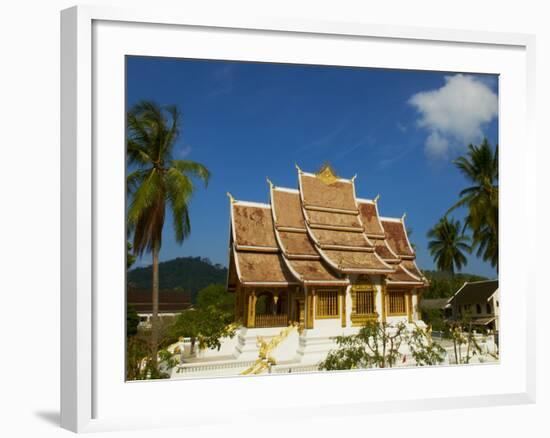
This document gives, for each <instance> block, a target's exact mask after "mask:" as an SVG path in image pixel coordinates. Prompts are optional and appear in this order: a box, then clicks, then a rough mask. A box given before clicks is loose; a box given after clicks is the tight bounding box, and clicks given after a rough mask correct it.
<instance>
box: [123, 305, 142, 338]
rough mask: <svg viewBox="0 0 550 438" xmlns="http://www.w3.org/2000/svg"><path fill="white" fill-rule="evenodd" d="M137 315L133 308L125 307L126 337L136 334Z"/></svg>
mask: <svg viewBox="0 0 550 438" xmlns="http://www.w3.org/2000/svg"><path fill="white" fill-rule="evenodd" d="M138 325H139V315H138V313H137V312H136V309H134V307H133V306H131V305H129V304H128V306H127V307H126V336H128V337H129V336H134V335H135V334H136V333H137V332H138Z"/></svg>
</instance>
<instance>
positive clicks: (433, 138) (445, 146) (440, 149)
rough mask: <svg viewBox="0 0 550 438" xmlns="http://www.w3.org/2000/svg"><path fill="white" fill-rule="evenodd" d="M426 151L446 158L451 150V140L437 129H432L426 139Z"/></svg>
mask: <svg viewBox="0 0 550 438" xmlns="http://www.w3.org/2000/svg"><path fill="white" fill-rule="evenodd" d="M425 150H426V153H427V154H428V155H429V156H430V157H433V158H444V157H446V156H447V152H448V151H449V141H448V140H447V139H446V138H445V137H442V136H441V135H440V134H439V133H438V132H437V131H432V133H431V134H430V135H428V138H427V139H426V145H425Z"/></svg>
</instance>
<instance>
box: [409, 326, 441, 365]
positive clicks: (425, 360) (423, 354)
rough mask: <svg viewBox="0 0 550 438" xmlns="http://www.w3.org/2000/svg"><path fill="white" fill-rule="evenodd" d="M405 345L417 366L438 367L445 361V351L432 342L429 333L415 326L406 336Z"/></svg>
mask: <svg viewBox="0 0 550 438" xmlns="http://www.w3.org/2000/svg"><path fill="white" fill-rule="evenodd" d="M407 343H408V345H409V350H410V352H411V355H412V357H413V359H414V361H415V363H416V365H417V366H420V367H421V366H426V365H438V364H440V363H442V362H443V361H444V360H445V349H444V348H443V347H442V346H441V345H439V344H438V343H437V342H434V341H433V339H432V336H431V332H427V331H426V330H423V329H421V328H420V327H418V326H417V325H415V328H414V329H413V330H412V331H411V333H410V334H409V335H408V336H407Z"/></svg>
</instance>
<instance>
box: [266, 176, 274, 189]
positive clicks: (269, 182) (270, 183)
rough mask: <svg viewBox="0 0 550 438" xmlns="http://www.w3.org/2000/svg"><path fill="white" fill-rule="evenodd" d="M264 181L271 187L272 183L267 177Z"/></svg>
mask: <svg viewBox="0 0 550 438" xmlns="http://www.w3.org/2000/svg"><path fill="white" fill-rule="evenodd" d="M266 180H267V183H268V184H269V187H273V183H272V182H271V180H270V179H269V177H267V178H266Z"/></svg>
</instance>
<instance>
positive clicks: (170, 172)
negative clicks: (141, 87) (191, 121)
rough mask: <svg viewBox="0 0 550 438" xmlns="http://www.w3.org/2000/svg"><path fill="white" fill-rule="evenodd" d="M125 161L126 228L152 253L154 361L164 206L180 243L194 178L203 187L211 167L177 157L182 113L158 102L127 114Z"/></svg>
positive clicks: (137, 250)
mask: <svg viewBox="0 0 550 438" xmlns="http://www.w3.org/2000/svg"><path fill="white" fill-rule="evenodd" d="M127 126H128V131H127V132H128V134H127V161H128V166H129V168H130V169H132V170H131V171H130V173H129V174H128V176H127V180H126V184H127V190H128V195H129V199H130V202H129V205H128V210H127V215H128V231H129V232H130V233H132V232H133V243H132V246H133V250H134V254H135V255H139V256H141V255H142V254H143V253H144V252H151V253H152V256H153V265H152V269H153V282H152V283H153V284H152V295H153V297H152V298H153V315H152V327H151V351H152V353H151V355H152V357H151V359H152V361H153V364H155V365H156V361H157V350H158V303H159V252H160V248H161V244H162V230H163V227H164V220H165V215H166V208H167V207H168V208H170V210H171V212H172V217H173V227H174V232H175V237H176V241H177V242H178V243H182V242H183V240H184V239H185V238H186V237H187V236H188V235H189V233H190V231H191V224H190V221H189V209H188V205H189V200H190V199H191V197H192V195H193V193H194V190H195V187H194V184H193V178H198V179H199V180H202V181H203V182H204V184H205V186H206V185H207V183H208V180H209V178H210V172H209V171H208V169H207V168H206V167H205V166H203V165H202V164H199V163H196V162H193V161H189V160H176V159H174V158H173V150H174V144H175V143H176V140H177V138H178V135H179V130H180V113H179V111H178V109H177V108H176V107H175V106H165V107H160V106H159V105H157V104H156V103H153V102H148V101H142V102H139V103H137V104H136V105H135V106H134V107H132V108H131V109H130V111H129V112H128V115H127Z"/></svg>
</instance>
